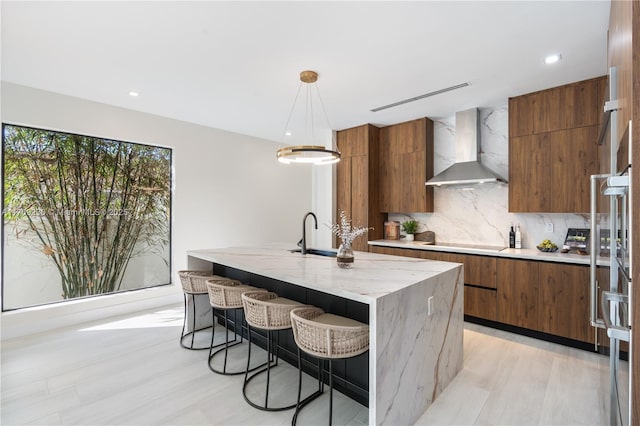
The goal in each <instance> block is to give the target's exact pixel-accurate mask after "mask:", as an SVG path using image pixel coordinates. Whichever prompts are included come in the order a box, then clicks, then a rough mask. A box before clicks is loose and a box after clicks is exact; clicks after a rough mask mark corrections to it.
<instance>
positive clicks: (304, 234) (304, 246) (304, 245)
mask: <svg viewBox="0 0 640 426" xmlns="http://www.w3.org/2000/svg"><path fill="white" fill-rule="evenodd" d="M309 215H311V216H313V221H314V222H315V227H316V229H318V218H317V217H316V215H315V214H314V213H313V212H309V213H307V214H305V215H304V217H303V218H302V241H301V242H302V245H301V246H300V249H301V250H300V252H301V253H302V254H307V230H306V228H307V227H306V224H307V217H309Z"/></svg>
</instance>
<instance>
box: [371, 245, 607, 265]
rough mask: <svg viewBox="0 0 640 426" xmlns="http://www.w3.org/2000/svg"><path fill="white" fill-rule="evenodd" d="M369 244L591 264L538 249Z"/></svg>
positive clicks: (601, 260) (570, 255)
mask: <svg viewBox="0 0 640 426" xmlns="http://www.w3.org/2000/svg"><path fill="white" fill-rule="evenodd" d="M369 245H372V246H381V247H395V248H403V249H412V250H426V251H439V252H447V253H459V254H477V255H482V256H493V257H508V258H512V259H526V260H539V261H543V262H557V263H571V264H576V265H589V256H583V255H579V254H574V253H560V252H559V251H557V252H555V253H545V252H541V251H539V250H537V249H510V248H506V249H502V250H487V249H479V248H470V247H452V246H439V245H437V244H436V245H425V244H424V242H422V241H411V242H406V241H396V240H373V241H369ZM598 265H600V266H608V265H609V259H608V258H599V259H598Z"/></svg>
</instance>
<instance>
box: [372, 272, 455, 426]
mask: <svg viewBox="0 0 640 426" xmlns="http://www.w3.org/2000/svg"><path fill="white" fill-rule="evenodd" d="M463 285H464V281H463V268H462V266H459V267H457V268H454V269H452V270H450V271H447V272H444V273H441V274H439V275H438V276H436V277H433V278H430V279H427V280H425V281H423V282H421V283H418V284H416V285H413V286H411V287H408V288H405V289H403V290H401V291H398V292H395V293H392V294H389V295H387V296H385V297H383V298H380V299H378V300H377V303H376V306H375V321H372V323H374V324H375V326H374V328H375V329H374V330H372V332H373V333H375V336H372V340H373V341H374V342H375V344H374V345H372V346H371V348H372V349H375V358H376V359H375V361H373V362H372V364H373V366H374V368H375V369H374V370H373V371H372V374H375V377H373V378H372V379H371V380H370V383H369V386H370V389H375V391H374V392H373V394H374V395H375V396H374V397H373V398H372V399H374V400H375V406H374V407H371V406H370V409H369V424H376V425H383V424H385V425H386V424H414V423H415V422H416V421H417V420H418V419H419V418H420V417H421V416H422V414H423V413H424V412H425V411H426V410H427V408H429V406H430V405H431V404H432V403H433V401H434V399H435V398H436V397H437V396H438V395H439V394H440V393H441V392H442V390H443V389H444V388H445V387H446V386H447V385H448V384H449V383H450V382H451V380H453V378H454V377H455V376H456V374H458V372H459V371H460V370H461V369H462V360H463V344H462V339H463V321H464V320H463V306H464V303H463V297H464V287H463ZM430 296H433V310H432V315H428V313H427V301H428V298H429V297H430ZM371 309H373V306H372V307H371ZM372 319H373V318H372ZM371 356H373V354H371ZM370 394H371V391H370Z"/></svg>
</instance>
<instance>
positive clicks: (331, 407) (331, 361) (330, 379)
mask: <svg viewBox="0 0 640 426" xmlns="http://www.w3.org/2000/svg"><path fill="white" fill-rule="evenodd" d="M332 422H333V360H331V359H330V360H329V426H331V423H332Z"/></svg>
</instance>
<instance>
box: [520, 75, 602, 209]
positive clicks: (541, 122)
mask: <svg viewBox="0 0 640 426" xmlns="http://www.w3.org/2000/svg"><path fill="white" fill-rule="evenodd" d="M605 83H606V77H599V78H594V79H591V80H585V81H580V82H577V83H572V84H568V85H565V86H560V87H554V88H552V89H548V90H543V91H540V92H535V93H531V94H528V95H522V96H518V97H514V98H510V99H509V211H510V212H548V213H587V212H588V211H589V176H590V175H592V174H596V173H598V145H597V140H596V139H597V133H598V122H599V120H600V116H601V114H600V110H601V104H602V94H603V92H604V87H605ZM521 120H524V122H523V121H521ZM527 120H530V121H529V122H527Z"/></svg>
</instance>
